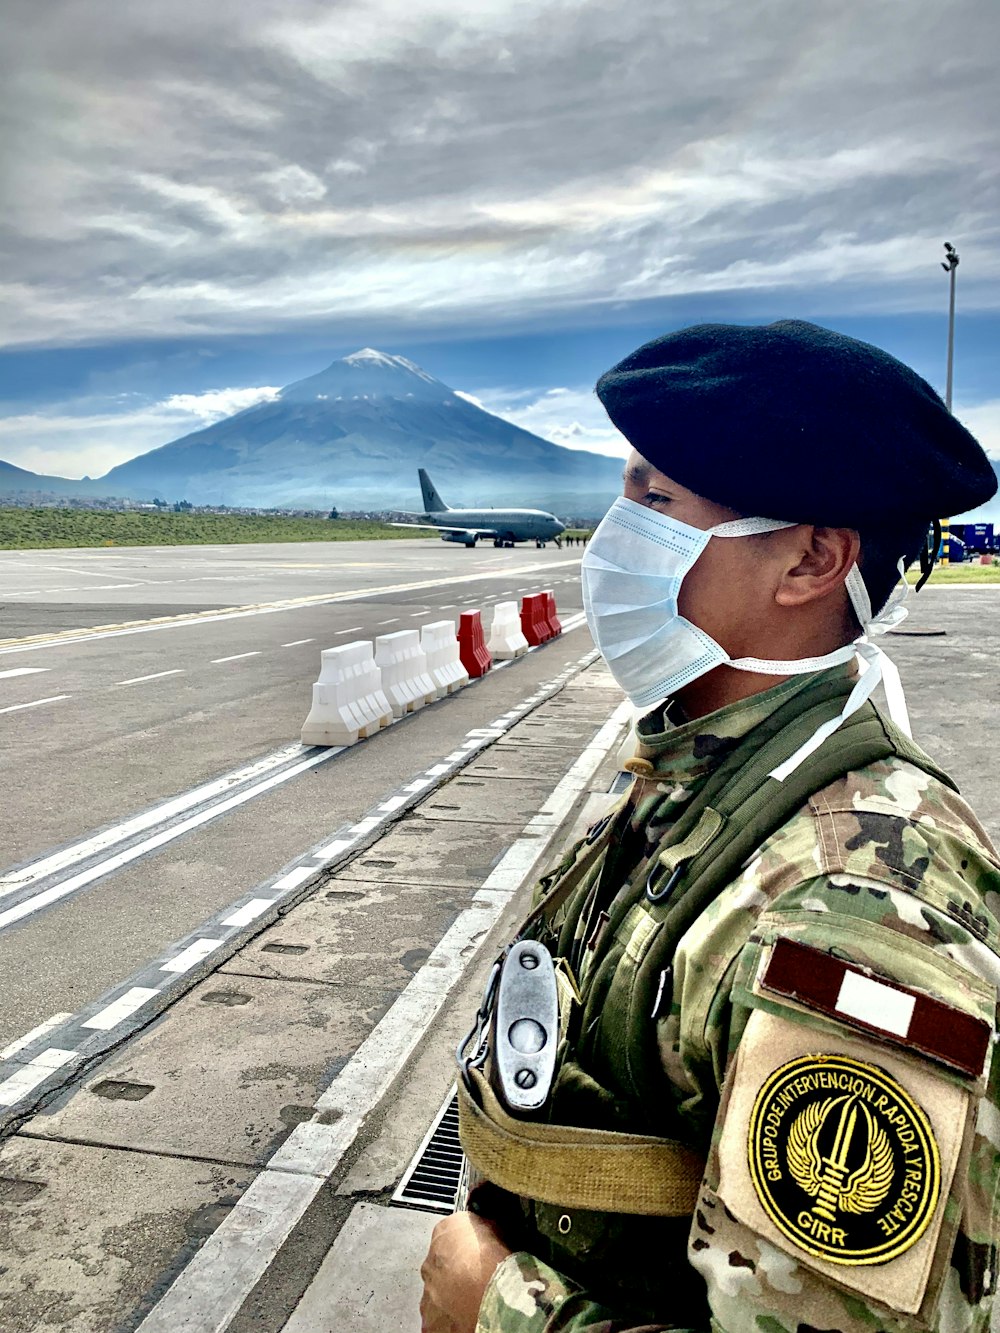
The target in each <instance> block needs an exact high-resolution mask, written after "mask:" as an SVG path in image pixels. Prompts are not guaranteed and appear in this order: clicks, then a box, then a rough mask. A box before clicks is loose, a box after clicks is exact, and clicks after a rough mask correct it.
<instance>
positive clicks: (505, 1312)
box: [476, 1251, 694, 1333]
mask: <svg viewBox="0 0 1000 1333" xmlns="http://www.w3.org/2000/svg"><path fill="white" fill-rule="evenodd" d="M663 1329H671V1330H675V1333H676V1328H675V1325H673V1324H642V1325H637V1324H633V1323H631V1322H630V1321H629V1320H628V1319H623V1318H621V1317H620V1316H617V1315H616V1314H615V1312H614V1311H613V1310H610V1309H608V1307H607V1306H606V1305H599V1304H598V1303H597V1302H596V1301H594V1300H592V1299H591V1298H590V1297H589V1296H588V1295H587V1293H586V1292H585V1291H581V1289H580V1288H579V1287H577V1286H575V1285H574V1284H573V1283H572V1282H570V1281H569V1280H568V1279H567V1278H564V1277H563V1276H562V1275H561V1274H560V1273H557V1272H556V1271H555V1269H554V1268H550V1267H549V1266H548V1264H544V1263H542V1261H541V1260H540V1259H536V1258H535V1257H534V1256H533V1255H531V1254H526V1253H525V1252H524V1251H521V1252H520V1253H518V1254H512V1255H510V1256H509V1257H508V1258H507V1259H505V1260H504V1262H503V1263H502V1264H501V1265H500V1267H499V1268H498V1269H497V1271H496V1272H495V1273H494V1275H493V1279H492V1281H491V1282H490V1285H489V1286H488V1287H487V1289H486V1295H485V1296H484V1297H483V1303H482V1306H481V1307H480V1310H479V1322H478V1323H477V1325H476V1333H659V1330H663ZM681 1333H683V1330H682V1331H681ZM688 1333H694V1331H693V1330H688Z"/></svg>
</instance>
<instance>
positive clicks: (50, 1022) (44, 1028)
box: [0, 1014, 73, 1060]
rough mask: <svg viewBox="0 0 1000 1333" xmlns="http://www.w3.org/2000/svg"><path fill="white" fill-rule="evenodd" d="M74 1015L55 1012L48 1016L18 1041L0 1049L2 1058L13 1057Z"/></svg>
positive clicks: (9, 1058)
mask: <svg viewBox="0 0 1000 1333" xmlns="http://www.w3.org/2000/svg"><path fill="white" fill-rule="evenodd" d="M72 1017H73V1015H72V1014H53V1015H52V1017H51V1018H47V1019H46V1020H45V1022H44V1023H39V1025H38V1027H36V1028H32V1029H31V1031H30V1032H26V1033H25V1034H24V1036H23V1037H18V1039H17V1041H12V1042H11V1043H10V1045H9V1046H5V1047H4V1048H3V1050H2V1051H0V1060H11V1059H13V1057H14V1056H15V1055H17V1053H18V1051H23V1050H24V1048H25V1046H30V1045H31V1043H32V1042H33V1041H37V1039H38V1038H39V1037H44V1036H45V1034H46V1032H51V1031H52V1029H53V1028H57V1027H58V1026H59V1025H60V1023H65V1022H66V1021H67V1019H70V1018H72Z"/></svg>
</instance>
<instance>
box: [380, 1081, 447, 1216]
mask: <svg viewBox="0 0 1000 1333" xmlns="http://www.w3.org/2000/svg"><path fill="white" fill-rule="evenodd" d="M463 1160H464V1156H463V1153H462V1148H461V1145H460V1143H459V1141H458V1097H457V1096H456V1093H455V1089H454V1087H452V1088H451V1089H450V1090H449V1092H448V1095H447V1097H446V1098H445V1099H444V1104H443V1105H442V1107H441V1110H440V1111H438V1113H437V1115H436V1116H435V1117H434V1120H433V1123H432V1124H431V1127H430V1129H429V1130H428V1131H427V1137H426V1138H425V1139H424V1141H423V1143H422V1144H421V1145H420V1147H419V1149H418V1150H417V1155H416V1156H415V1157H414V1159H413V1161H412V1162H411V1163H410V1165H409V1166H408V1167H407V1168H406V1170H405V1171H404V1173H403V1179H402V1180H401V1181H400V1182H399V1188H398V1189H397V1190H396V1192H395V1194H394V1195H393V1196H392V1202H393V1203H394V1204H397V1205H398V1206H399V1207H401V1208H421V1209H423V1210H424V1211H425V1212H430V1213H452V1212H454V1211H455V1196H456V1194H457V1193H458V1183H459V1180H460V1178H461V1175H462V1162H463Z"/></svg>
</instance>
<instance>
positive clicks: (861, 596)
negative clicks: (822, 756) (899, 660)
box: [768, 560, 912, 782]
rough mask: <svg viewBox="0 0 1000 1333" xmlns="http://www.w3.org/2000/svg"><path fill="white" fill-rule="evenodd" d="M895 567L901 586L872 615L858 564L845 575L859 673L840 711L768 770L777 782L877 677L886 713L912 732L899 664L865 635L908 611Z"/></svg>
mask: <svg viewBox="0 0 1000 1333" xmlns="http://www.w3.org/2000/svg"><path fill="white" fill-rule="evenodd" d="M898 569H899V576H900V578H901V580H902V582H903V587H902V589H901V590H899V591H897V592H896V593H894V594H893V595H892V596H891V597H890V598H889V600H888V601H887V602H886V605H885V607H884V608H883V609H882V611H880V612H879V614H878V615H877V616H873V615H872V611H871V601H870V599H869V597H868V589H867V588H866V587H865V585H864V580H863V579H862V577H861V571H860V570H859V569H858V567H857V565H852V567H851V572H850V574H848V576H847V580H846V587H847V592H848V596H849V597H850V599H851V603H852V605H853V607H854V610H855V613H856V615H857V617H858V620H859V622H860V624H861V626H862V634H861V636H860V637H859V638H858V639H857V640H856V642H855V644H854V648H855V651H856V653H857V657H858V665H859V666H860V668H861V674H860V675H859V676H858V679H857V681H856V683H855V685H854V689H853V690H852V691H851V693H850V694H849V695H848V697H847V702H846V703H845V704H844V707H843V708H842V709H841V711H840V713H839V714H838V715H837V716H836V717H833V718H831V719H830V720H829V722H824V723H823V724H822V726H820V727H817V728H816V730H815V731H814V732H813V734H812V736H810V737H809V739H808V740H807V741H806V742H805V743H804V744H803V745H800V746H799V748H798V749H797V750H796V751H795V753H794V754H792V755H790V756H789V757H788V758H787V759H786V760H784V762H783V763H780V764H778V766H777V767H776V768H773V769H772V770H771V772H770V773H769V774H768V776H769V777H772V778H775V779H776V780H777V781H778V782H784V780H785V778H787V777H788V776H789V775H790V774H792V773H794V772H795V770H796V769H797V768H798V767H799V765H800V764H802V763H803V762H804V761H805V760H806V759H808V758H809V756H810V755H811V754H814V753H815V752H816V751H817V750H818V749H819V747H820V746H821V745H822V744H823V742H824V741H825V740H826V739H827V737H828V736H832V735H833V733H834V732H835V731H836V730H837V728H838V727H840V726H841V725H842V724H843V723H844V722H846V721H847V719H848V718H849V717H852V716H853V714H855V713H856V712H857V711H858V709H859V708H861V707H862V706H863V705H864V704H865V703H866V702H867V700H868V699H869V698H870V697H871V695H872V693H873V691H874V690H875V688H876V686H877V685H878V684H879V682H880V681H881V682H882V684H883V686H884V687H885V698H886V704H887V705H888V708H889V716H890V717H891V718H892V721H893V722H894V723H895V724H896V726H897V727H899V729H900V731H902V732H904V733H905V734H906V735H907V736H910V735H912V733H911V730H910V717H909V713H908V711H907V707H906V695H905V694H904V692H903V682H902V680H901V679H900V676H899V668H898V667H897V666H896V663H895V662H894V661H893V660H892V658H891V657H889V655H888V654H887V653H885V652H883V650H882V649H881V648H880V647H879V646H878V644H876V643H872V642H871V640H870V639H869V637H868V636H869V634H873V635H880V634H885V633H886V632H887V631H888V630H890V629H893V628H894V627H895V626H896V625H898V624H900V623H901V622H902V621H903V620H905V618H906V616H907V615H908V614H909V612H908V609H907V608H906V607H905V606H903V604H902V603H903V602H904V600H905V599H906V597H907V595H908V593H909V584H908V583H907V582H906V567H905V565H904V563H903V561H902V560H900V561H899V564H898Z"/></svg>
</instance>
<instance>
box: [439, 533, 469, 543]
mask: <svg viewBox="0 0 1000 1333" xmlns="http://www.w3.org/2000/svg"><path fill="white" fill-rule="evenodd" d="M441 540H442V541H443V542H461V543H462V544H463V546H475V544H476V539H475V537H466V536H465V534H464V533H461V532H442V534H441Z"/></svg>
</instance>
